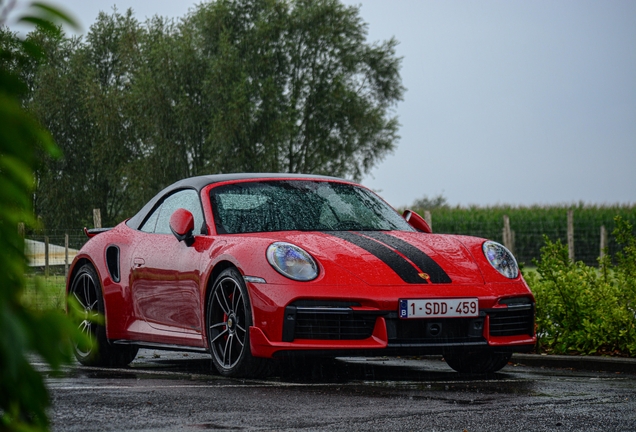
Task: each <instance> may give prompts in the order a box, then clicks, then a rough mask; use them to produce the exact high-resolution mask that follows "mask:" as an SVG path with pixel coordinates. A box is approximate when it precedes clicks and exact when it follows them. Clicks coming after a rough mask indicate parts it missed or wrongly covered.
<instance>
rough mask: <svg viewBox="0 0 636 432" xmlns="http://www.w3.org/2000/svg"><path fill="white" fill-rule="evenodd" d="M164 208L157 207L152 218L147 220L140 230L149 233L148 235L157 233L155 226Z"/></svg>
mask: <svg viewBox="0 0 636 432" xmlns="http://www.w3.org/2000/svg"><path fill="white" fill-rule="evenodd" d="M162 206H163V204H162V205H160V206H159V207H157V208H156V209H155V211H153V212H152V214H151V215H150V217H149V218H148V219H147V220H146V222H144V224H143V225H142V227H141V228H140V229H141V230H142V231H143V232H147V233H153V232H155V226H156V225H157V217H158V216H159V212H160V211H161V207H162Z"/></svg>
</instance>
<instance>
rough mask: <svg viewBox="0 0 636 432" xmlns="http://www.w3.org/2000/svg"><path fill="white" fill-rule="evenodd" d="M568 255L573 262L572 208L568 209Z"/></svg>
mask: <svg viewBox="0 0 636 432" xmlns="http://www.w3.org/2000/svg"><path fill="white" fill-rule="evenodd" d="M568 257H569V258H570V261H572V262H574V210H568Z"/></svg>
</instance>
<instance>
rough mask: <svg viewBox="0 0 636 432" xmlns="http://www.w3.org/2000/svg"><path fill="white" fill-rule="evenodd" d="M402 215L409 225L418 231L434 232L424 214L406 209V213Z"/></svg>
mask: <svg viewBox="0 0 636 432" xmlns="http://www.w3.org/2000/svg"><path fill="white" fill-rule="evenodd" d="M402 217H403V218H404V219H406V221H407V222H408V223H409V225H411V226H412V227H413V228H415V229H416V230H418V231H422V232H425V233H428V234H431V233H432V232H433V230H432V229H431V227H430V225H429V224H428V222H426V221H425V220H424V218H423V217H422V216H420V215H418V214H417V213H415V212H414V211H411V210H404V213H402Z"/></svg>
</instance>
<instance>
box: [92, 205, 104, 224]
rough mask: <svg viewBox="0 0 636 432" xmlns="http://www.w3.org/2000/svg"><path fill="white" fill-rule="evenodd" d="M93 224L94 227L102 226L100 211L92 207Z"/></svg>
mask: <svg viewBox="0 0 636 432" xmlns="http://www.w3.org/2000/svg"><path fill="white" fill-rule="evenodd" d="M93 226H94V227H95V228H101V227H102V213H101V211H100V210H99V209H98V208H96V209H93Z"/></svg>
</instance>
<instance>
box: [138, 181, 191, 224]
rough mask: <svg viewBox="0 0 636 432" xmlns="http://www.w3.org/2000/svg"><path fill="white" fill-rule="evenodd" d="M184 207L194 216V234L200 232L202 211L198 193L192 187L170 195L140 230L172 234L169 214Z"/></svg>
mask: <svg viewBox="0 0 636 432" xmlns="http://www.w3.org/2000/svg"><path fill="white" fill-rule="evenodd" d="M179 208H184V209H186V210H189V211H190V213H192V216H194V234H195V235H196V234H201V230H202V228H203V211H202V210H201V203H200V201H199V195H198V194H197V192H196V191H194V190H192V189H185V190H182V191H179V192H176V193H174V194H172V195H170V196H169V197H168V198H166V199H165V200H163V203H162V204H161V205H160V206H159V207H157V209H155V211H154V212H153V214H152V215H151V216H150V218H148V220H147V221H146V223H144V225H143V226H142V227H141V230H142V231H145V232H154V233H156V234H172V231H170V216H172V213H174V211H175V210H177V209H179Z"/></svg>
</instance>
